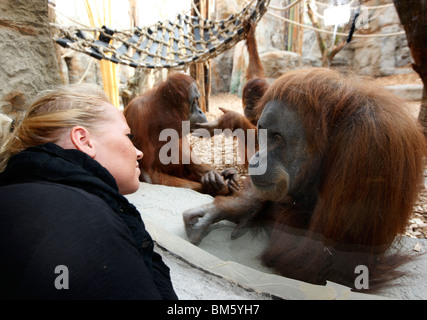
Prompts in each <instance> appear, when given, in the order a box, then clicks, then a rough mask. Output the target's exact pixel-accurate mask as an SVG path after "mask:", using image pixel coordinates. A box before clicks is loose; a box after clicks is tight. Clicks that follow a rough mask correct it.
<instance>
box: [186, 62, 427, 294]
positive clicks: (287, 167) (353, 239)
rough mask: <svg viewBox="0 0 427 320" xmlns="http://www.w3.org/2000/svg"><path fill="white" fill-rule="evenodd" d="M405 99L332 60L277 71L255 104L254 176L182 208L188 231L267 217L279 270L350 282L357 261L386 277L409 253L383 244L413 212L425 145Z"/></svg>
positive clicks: (380, 279) (193, 234)
mask: <svg viewBox="0 0 427 320" xmlns="http://www.w3.org/2000/svg"><path fill="white" fill-rule="evenodd" d="M404 105H405V103H404V102H403V101H401V100H400V99H399V98H398V97H396V96H394V95H392V94H390V93H389V92H387V91H385V90H384V89H383V88H381V87H378V86H376V85H375V84H373V83H371V82H367V83H365V82H362V80H361V79H359V78H356V77H355V76H352V75H347V76H343V75H341V74H339V73H338V72H336V71H332V70H329V69H324V68H311V69H306V70H296V71H292V72H289V73H287V74H285V75H283V76H281V77H280V78H279V79H277V80H276V81H275V82H274V83H273V85H272V86H271V87H270V88H269V89H268V90H267V92H266V93H265V94H264V96H263V97H262V98H261V100H260V102H259V104H258V105H257V109H258V110H262V112H261V116H260V118H259V121H258V133H260V132H261V130H266V135H267V139H266V143H262V141H260V149H259V151H258V152H257V153H256V154H255V155H254V157H253V158H252V159H251V160H250V164H249V174H250V176H251V183H250V185H249V186H247V187H245V188H243V189H242V190H241V191H240V192H239V193H238V194H235V195H233V196H232V197H228V198H226V197H217V198H215V200H214V202H213V203H211V204H208V205H205V206H202V207H199V208H194V209H190V210H188V211H186V212H184V214H183V218H184V222H185V228H186V232H187V235H188V238H189V239H190V241H191V242H192V243H195V244H197V243H199V242H200V241H201V239H202V238H203V236H204V235H205V233H206V232H208V231H209V230H208V229H209V226H210V225H211V224H213V223H216V222H218V221H221V220H229V221H232V222H235V223H236V227H235V229H234V231H233V233H232V238H236V237H238V236H239V235H240V234H242V233H243V232H245V231H246V230H247V227H250V226H263V227H265V228H266V229H267V230H268V232H269V242H268V245H267V247H266V249H265V251H264V252H263V253H262V256H261V259H262V261H263V263H264V264H265V265H266V266H268V267H271V268H273V269H275V270H276V271H277V272H278V273H279V274H281V275H283V276H286V277H290V278H294V279H299V280H303V281H307V282H310V283H314V284H325V282H326V280H329V281H333V282H337V283H340V284H343V285H346V286H348V287H352V288H354V287H355V278H356V276H357V274H355V268H356V267H357V266H361V265H362V266H366V267H367V268H368V270H369V289H375V287H376V286H377V288H378V286H381V285H382V284H386V283H387V282H388V280H391V279H393V276H396V273H395V271H396V267H397V266H398V265H399V263H403V262H404V261H407V260H405V258H406V256H405V254H401V253H400V254H399V253H393V254H391V253H390V251H389V250H388V249H389V248H390V246H391V244H392V242H393V241H394V240H395V238H396V236H397V235H399V234H401V233H402V232H403V231H404V230H405V227H406V225H407V222H408V218H409V217H410V215H411V213H412V209H413V205H414V203H415V201H416V198H417V195H418V192H419V190H420V187H421V184H422V179H423V170H424V168H425V157H426V152H427V151H426V150H427V146H426V140H425V138H424V136H423V133H422V130H421V128H420V125H419V123H417V122H416V119H414V118H413V117H412V116H411V115H410V114H409V113H408V112H407V111H406V110H405V109H404ZM260 169H263V170H260ZM356 289H360V288H357V287H356Z"/></svg>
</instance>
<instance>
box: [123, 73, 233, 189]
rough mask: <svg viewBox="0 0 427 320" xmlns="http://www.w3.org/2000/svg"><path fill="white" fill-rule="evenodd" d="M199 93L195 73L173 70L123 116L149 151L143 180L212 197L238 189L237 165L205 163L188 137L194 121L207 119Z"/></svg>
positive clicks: (138, 144)
mask: <svg viewBox="0 0 427 320" xmlns="http://www.w3.org/2000/svg"><path fill="white" fill-rule="evenodd" d="M199 97H200V93H199V90H198V88H197V85H196V82H195V80H194V79H193V78H192V77H190V76H189V75H186V74H184V73H172V74H171V75H169V77H168V78H167V79H166V80H165V81H164V82H162V83H161V84H159V85H158V86H157V87H155V88H153V89H151V90H149V91H147V92H145V93H143V94H142V95H140V96H138V97H136V98H134V99H132V101H130V102H129V104H128V105H127V106H126V108H125V110H124V115H125V117H126V120H127V122H128V124H129V127H130V128H131V130H132V134H133V138H132V141H133V142H134V144H135V147H136V148H138V149H139V150H141V151H142V152H143V154H144V158H143V159H142V160H141V161H140V168H141V177H140V180H141V181H145V182H149V183H154V184H163V185H168V186H175V187H184V188H190V189H193V190H195V191H199V192H202V193H207V194H211V195H213V196H215V195H218V194H222V195H225V194H229V193H232V192H235V191H237V190H238V189H239V186H238V183H237V181H236V180H235V178H236V176H235V175H236V171H235V170H234V169H231V168H230V169H227V170H224V171H223V172H221V173H218V172H217V171H216V170H214V169H213V168H212V167H211V166H209V165H207V164H203V163H201V161H200V159H198V158H197V156H196V155H195V154H194V153H193V152H192V151H191V146H190V143H189V141H188V140H187V137H185V136H183V134H186V133H189V130H191V129H194V126H195V123H203V122H206V121H207V120H206V116H205V114H204V113H203V111H202V110H201V109H200V108H199V104H198V99H199ZM183 125H187V128H185V127H183ZM186 129H188V132H186ZM169 138H170V139H169Z"/></svg>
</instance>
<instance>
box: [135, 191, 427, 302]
mask: <svg viewBox="0 0 427 320" xmlns="http://www.w3.org/2000/svg"><path fill="white" fill-rule="evenodd" d="M127 198H128V199H129V201H130V202H132V203H133V204H134V205H135V206H136V207H137V208H138V210H139V211H140V213H141V216H142V219H143V220H144V222H145V224H146V227H147V230H148V231H149V232H150V234H151V235H152V237H153V239H154V240H155V241H156V243H157V244H158V245H159V246H160V247H161V248H164V249H165V250H167V251H168V252H170V253H172V255H168V259H169V260H168V262H169V264H168V265H169V266H170V268H171V273H172V274H174V271H175V270H174V268H180V269H181V270H180V272H179V273H175V274H176V275H177V276H178V277H182V278H184V279H179V281H176V282H175V289H176V291H177V294H178V296H180V293H183V294H184V293H185V298H186V299H199V298H200V297H202V298H203V297H204V298H207V299H221V298H222V295H221V294H219V292H221V290H224V289H223V288H224V284H222V285H219V284H218V281H217V280H215V281H213V280H212V281H211V282H204V283H203V282H201V281H200V283H199V285H197V283H196V284H195V283H194V282H193V286H192V288H191V292H189V291H188V288H187V286H188V285H187V284H188V283H189V282H191V279H185V278H187V277H193V276H194V272H193V271H194V270H192V269H198V270H202V272H203V271H204V272H206V278H209V275H210V274H213V275H216V276H218V277H219V279H223V280H224V281H227V282H229V283H230V284H231V285H237V286H239V287H241V288H244V289H246V290H248V291H250V292H252V295H251V296H250V298H248V299H254V297H255V298H256V299H258V298H259V299H268V297H269V296H276V297H279V298H283V299H290V300H295V299H323V300H330V299H353V300H354V299H369V300H371V299H390V298H391V299H427V256H426V255H424V256H421V257H420V258H419V259H417V260H415V261H414V263H412V264H410V265H406V266H405V268H406V270H408V271H409V275H408V276H407V277H403V278H400V279H399V280H398V281H397V282H396V283H395V284H393V285H392V286H391V287H390V288H387V289H386V290H384V291H382V292H381V293H379V294H378V295H370V294H362V293H354V292H352V291H351V290H350V289H349V288H347V287H344V286H341V285H338V284H335V283H328V284H327V285H326V286H318V285H312V284H309V283H305V282H302V281H297V280H293V279H289V278H285V277H282V276H279V275H277V274H274V272H273V271H272V270H270V269H268V268H266V267H265V266H263V265H262V264H261V263H260V261H259V260H258V259H257V256H258V254H259V253H260V252H262V250H263V248H264V245H265V244H266V241H267V236H266V234H260V235H258V236H257V237H253V235H251V234H250V233H246V234H245V235H243V236H242V237H240V238H238V239H236V240H230V234H231V232H232V230H233V226H234V225H233V224H232V223H228V222H220V223H218V224H216V225H214V226H212V228H211V232H210V233H209V234H208V235H207V236H206V237H205V238H204V239H203V240H202V242H201V243H200V245H199V246H194V245H193V244H191V243H189V242H188V239H187V236H186V234H185V230H184V224H183V220H182V212H183V211H185V210H187V209H190V208H194V207H197V206H200V205H203V204H206V203H210V202H212V201H213V198H212V197H210V196H207V195H203V194H200V193H197V192H195V191H192V190H189V189H183V188H173V187H166V186H160V185H150V184H146V183H141V186H140V188H139V190H138V191H137V192H136V193H134V194H132V195H128V196H127ZM402 243H403V245H404V247H405V248H406V250H410V251H412V250H413V248H414V246H415V244H417V243H418V244H421V248H422V250H423V251H424V252H425V248H427V241H424V239H422V240H420V239H410V238H404V239H403V241H402ZM179 259H182V260H183V261H185V262H186V264H185V265H184V266H183V264H182V263H180V262H179V261H178V260H179ZM182 269H183V270H182ZM186 270H187V271H188V272H186ZM209 291H212V295H209V294H207V292H209ZM224 294H225V292H224ZM216 295H219V296H216ZM235 297H236V299H239V298H240V297H241V298H242V299H246V298H247V295H245V294H242V293H240V294H236V295H235Z"/></svg>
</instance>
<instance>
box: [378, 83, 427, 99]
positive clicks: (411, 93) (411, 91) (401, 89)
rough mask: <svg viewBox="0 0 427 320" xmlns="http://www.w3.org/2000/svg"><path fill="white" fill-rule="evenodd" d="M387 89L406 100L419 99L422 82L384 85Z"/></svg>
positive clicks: (421, 92) (421, 94) (420, 97)
mask: <svg viewBox="0 0 427 320" xmlns="http://www.w3.org/2000/svg"><path fill="white" fill-rule="evenodd" d="M385 88H386V89H387V90H389V91H390V92H392V93H394V94H395V95H397V96H399V97H401V98H403V99H405V100H408V101H421V99H422V96H423V88H424V86H423V85H422V84H401V85H395V86H385Z"/></svg>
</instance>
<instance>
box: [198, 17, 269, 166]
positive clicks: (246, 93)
mask: <svg viewBox="0 0 427 320" xmlns="http://www.w3.org/2000/svg"><path fill="white" fill-rule="evenodd" d="M244 28H245V30H246V47H247V49H248V53H249V63H248V67H247V69H246V76H245V78H246V84H245V86H244V87H243V92H242V107H243V112H244V116H243V115H242V114H240V113H238V112H235V111H231V110H228V109H226V108H221V107H220V108H219V109H220V110H221V111H222V112H224V114H223V115H222V116H221V117H219V118H218V119H215V120H214V121H211V122H209V123H207V122H205V123H201V124H196V128H203V129H207V130H208V131H209V132H210V134H213V133H214V130H215V129H221V130H225V129H230V130H232V131H234V130H236V129H243V131H244V132H245V133H247V130H248V129H254V130H256V123H257V121H258V118H259V113H260V112H259V110H257V109H256V108H255V106H256V105H257V103H258V101H259V100H260V99H261V97H262V96H263V95H264V93H265V91H266V90H267V89H268V87H269V84H268V82H267V79H266V78H265V74H264V68H263V67H262V64H261V59H260V57H259V54H258V47H257V42H256V38H255V31H256V25H255V23H253V22H252V21H249V20H248V21H246V22H245V24H244ZM195 134H196V135H197V132H196V133H195ZM246 141H247V136H245V141H243V142H242V143H245V142H246ZM247 155H248V151H247V150H246V151H245V164H246V165H248V163H249V159H248V157H247Z"/></svg>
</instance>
